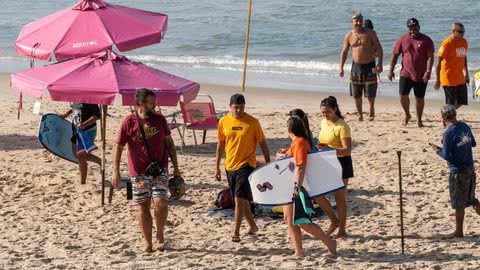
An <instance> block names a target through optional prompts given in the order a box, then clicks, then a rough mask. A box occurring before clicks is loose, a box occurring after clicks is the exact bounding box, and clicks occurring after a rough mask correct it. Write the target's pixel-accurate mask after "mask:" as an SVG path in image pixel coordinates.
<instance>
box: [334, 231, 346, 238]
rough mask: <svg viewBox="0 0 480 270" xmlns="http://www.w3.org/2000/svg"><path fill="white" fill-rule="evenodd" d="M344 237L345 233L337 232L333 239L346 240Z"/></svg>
mask: <svg viewBox="0 0 480 270" xmlns="http://www.w3.org/2000/svg"><path fill="white" fill-rule="evenodd" d="M346 237H347V232H345V231H338V232H337V235H335V239H338V238H346Z"/></svg>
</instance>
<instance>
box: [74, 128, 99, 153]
mask: <svg viewBox="0 0 480 270" xmlns="http://www.w3.org/2000/svg"><path fill="white" fill-rule="evenodd" d="M72 130H73V135H72V139H71V141H72V143H73V144H75V145H76V149H77V154H80V153H82V152H87V154H90V153H91V152H92V151H93V150H95V149H97V146H96V145H95V138H96V137H97V127H96V126H94V127H92V128H89V129H87V130H80V129H77V128H73V127H72Z"/></svg>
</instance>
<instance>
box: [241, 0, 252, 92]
mask: <svg viewBox="0 0 480 270" xmlns="http://www.w3.org/2000/svg"><path fill="white" fill-rule="evenodd" d="M251 15H252V0H248V20H247V30H246V33H245V52H244V58H243V77H242V92H243V93H245V79H246V77H247V58H248V40H249V38H250V17H251Z"/></svg>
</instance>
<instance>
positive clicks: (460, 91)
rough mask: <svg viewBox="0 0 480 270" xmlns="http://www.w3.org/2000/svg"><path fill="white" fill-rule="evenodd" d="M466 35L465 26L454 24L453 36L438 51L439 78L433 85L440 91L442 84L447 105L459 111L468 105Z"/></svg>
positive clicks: (437, 70) (468, 79)
mask: <svg viewBox="0 0 480 270" xmlns="http://www.w3.org/2000/svg"><path fill="white" fill-rule="evenodd" d="M464 34H465V27H464V26H463V24H461V23H459V22H455V23H453V24H452V34H451V35H450V36H449V37H448V38H447V39H445V40H444V41H443V42H442V44H441V45H440V49H439V50H438V61H437V68H436V72H437V73H436V75H437V76H436V77H437V78H436V79H435V84H434V85H433V89H435V90H438V89H439V88H440V84H441V85H442V87H443V89H444V90H445V104H451V105H453V106H455V107H456V108H457V109H458V108H460V106H462V105H468V93H467V92H468V90H467V84H469V83H470V78H469V76H468V65H467V50H468V42H467V40H466V39H465V38H463V35H464Z"/></svg>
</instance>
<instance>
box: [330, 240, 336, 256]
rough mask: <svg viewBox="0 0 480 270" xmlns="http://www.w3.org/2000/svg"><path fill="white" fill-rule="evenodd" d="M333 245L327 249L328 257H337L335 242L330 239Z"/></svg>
mask: <svg viewBox="0 0 480 270" xmlns="http://www.w3.org/2000/svg"><path fill="white" fill-rule="evenodd" d="M332 241H333V245H332V246H331V247H329V248H328V252H330V256H336V255H337V240H335V239H332Z"/></svg>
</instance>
